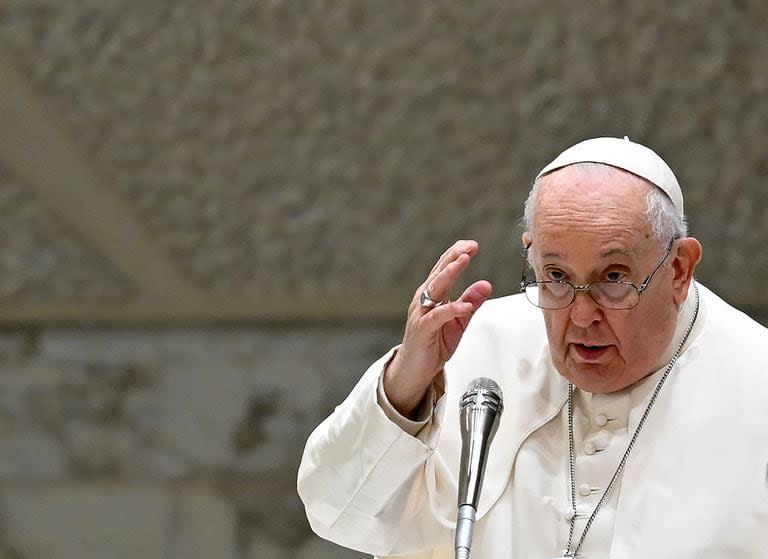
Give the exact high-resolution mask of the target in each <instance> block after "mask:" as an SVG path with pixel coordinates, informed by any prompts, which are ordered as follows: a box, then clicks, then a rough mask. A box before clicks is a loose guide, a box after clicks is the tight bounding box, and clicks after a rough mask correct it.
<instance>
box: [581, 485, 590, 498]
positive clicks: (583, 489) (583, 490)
mask: <svg viewBox="0 0 768 559" xmlns="http://www.w3.org/2000/svg"><path fill="white" fill-rule="evenodd" d="M591 494H592V488H591V487H590V486H589V484H587V483H582V484H581V485H579V495H581V496H582V497H589V496H590V495H591Z"/></svg>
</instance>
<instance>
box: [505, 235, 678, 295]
mask: <svg viewBox="0 0 768 559" xmlns="http://www.w3.org/2000/svg"><path fill="white" fill-rule="evenodd" d="M676 240H677V237H673V238H672V239H670V241H669V245H668V246H667V250H666V251H665V252H664V257H663V258H662V259H661V261H660V262H659V263H658V264H657V265H656V267H655V268H654V269H653V271H652V272H651V273H650V274H648V277H646V278H645V280H644V281H643V283H641V284H640V285H639V286H637V285H635V284H633V283H629V282H627V281H595V282H592V283H588V284H586V285H573V284H572V283H571V282H568V281H526V277H525V272H526V269H527V264H528V249H530V248H531V243H528V246H526V247H525V249H524V250H523V275H522V278H521V279H520V291H522V292H524V293H525V296H526V297H527V298H528V300H529V301H530V302H531V303H533V304H534V305H536V306H537V307H539V308H541V309H550V310H555V309H564V308H566V307H569V306H570V305H571V303H573V301H574V300H575V299H576V292H577V291H586V292H587V293H589V295H590V297H592V299H593V300H594V301H595V303H597V304H598V305H600V306H601V307H603V308H606V309H616V310H622V309H631V308H633V307H636V306H637V304H638V303H639V302H640V295H641V294H642V293H643V291H645V290H646V289H647V288H648V284H649V283H651V279H653V276H654V274H655V273H656V272H657V271H658V269H659V268H661V265H662V264H663V263H664V261H665V260H666V259H667V256H669V253H670V252H671V251H672V245H673V244H674V242H675V241H676Z"/></svg>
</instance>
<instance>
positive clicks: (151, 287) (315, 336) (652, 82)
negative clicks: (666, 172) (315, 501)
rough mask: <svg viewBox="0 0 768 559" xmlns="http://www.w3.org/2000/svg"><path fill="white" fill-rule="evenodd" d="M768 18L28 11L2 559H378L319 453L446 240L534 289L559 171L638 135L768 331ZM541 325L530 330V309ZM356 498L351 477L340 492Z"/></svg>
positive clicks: (95, 1)
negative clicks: (321, 504)
mask: <svg viewBox="0 0 768 559" xmlns="http://www.w3.org/2000/svg"><path fill="white" fill-rule="evenodd" d="M766 23H768V4H766V3H764V2H761V1H756V0H755V1H751V0H729V1H722V0H718V1H714V0H681V1H678V2H672V3H669V2H660V1H657V0H649V1H647V2H642V3H641V2H610V1H606V0H602V1H600V0H595V1H592V2H563V1H559V2H558V1H555V2H542V1H532V0H510V1H507V2H502V1H497V0H478V1H475V2H465V1H459V0H445V1H439V2H420V1H416V0H407V1H406V0H387V1H384V0H336V1H321V0H317V1H311V0H307V1H304V2H301V1H295V2H291V1H288V0H284V1H278V0H262V1H250V2H245V1H237V0H205V1H202V0H197V1H194V0H189V1H184V0H167V1H158V0H73V1H70V2H61V1H58V0H3V1H2V2H1V3H0V559H69V558H72V559H74V558H77V559H97V558H99V559H100V558H105V557H109V558H113V559H134V558H142V559H182V558H184V559H195V558H210V557H216V558H218V559H256V558H259V559H262V558H263V559H289V558H290V559H294V558H295V559H299V558H310V557H311V558H321V559H322V558H324V557H328V558H331V557H334V558H353V557H362V556H361V555H359V554H356V553H354V552H348V551H344V550H342V549H340V548H338V547H335V546H333V545H332V544H327V543H323V542H321V541H319V540H318V539H317V538H315V537H314V536H312V535H311V533H310V530H309V528H308V526H307V523H306V520H305V518H304V514H303V509H302V506H301V503H300V501H299V500H298V497H297V496H296V493H295V477H296V469H297V467H298V463H299V459H300V455H301V451H302V448H303V445H304V442H305V440H306V437H307V435H308V434H309V432H310V431H311V429H312V428H313V427H314V426H315V425H317V424H318V423H319V422H320V421H321V420H322V419H323V418H324V417H325V416H326V415H327V414H328V413H330V411H331V410H332V409H333V407H334V406H335V405H336V404H337V403H338V402H339V401H340V400H341V399H342V398H343V397H344V395H345V394H346V393H347V392H348V391H349V389H350V388H351V386H352V385H353V384H354V383H355V381H356V379H357V378H358V377H359V376H360V374H361V373H362V372H363V370H364V369H365V368H366V366H367V365H368V363H370V362H371V361H373V360H374V359H375V358H376V357H378V356H379V355H380V354H381V353H383V352H384V351H385V350H386V349H388V348H389V347H390V346H392V345H394V344H395V343H397V342H398V340H399V338H400V336H401V329H402V326H401V323H402V320H403V316H404V311H405V308H406V306H407V303H408V300H409V298H410V297H411V295H412V293H413V291H414V289H415V288H416V286H417V285H418V284H419V283H420V282H421V281H422V278H423V277H424V275H425V274H426V272H427V271H428V270H429V269H430V268H431V266H432V264H433V262H434V261H435V259H436V258H437V257H438V255H439V254H440V253H441V252H442V251H443V249H444V248H445V247H447V246H448V245H450V244H451V243H452V242H453V241H454V240H455V239H457V238H474V239H477V240H478V241H479V242H480V244H481V253H480V254H479V255H478V258H477V261H476V263H475V265H474V266H473V268H472V269H471V271H470V272H469V273H468V276H469V277H468V278H467V279H468V280H470V279H472V280H473V279H478V278H486V279H489V280H491V281H492V282H493V283H494V286H495V292H496V294H497V295H504V294H508V293H513V292H515V291H516V290H517V281H518V278H519V273H520V268H519V258H520V246H519V244H520V242H519V236H520V232H521V231H520V228H519V218H520V216H521V213H522V204H523V201H524V198H525V195H526V193H527V191H528V189H529V187H530V184H531V181H532V178H533V177H534V176H535V174H536V173H537V172H538V170H539V169H540V168H541V167H543V166H544V165H545V164H546V163H547V162H549V161H550V160H551V159H552V158H553V157H554V156H555V155H556V154H557V153H559V152H560V151H561V150H562V149H564V148H565V147H567V146H568V145H570V144H572V143H574V142H576V141H578V140H581V139H584V138H587V137H591V136H600V135H613V136H624V135H628V136H629V137H630V138H632V139H634V140H637V141H639V142H642V143H645V144H647V145H650V146H652V147H653V148H654V149H656V151H657V152H658V153H660V154H661V155H662V156H663V157H664V158H665V159H666V160H667V161H668V162H669V164H670V165H671V166H672V168H673V169H674V170H675V171H676V173H677V176H678V179H679V180H680V183H681V184H682V186H683V190H684V192H685V196H686V207H687V213H688V214H689V221H690V224H691V230H692V233H693V234H694V235H695V236H697V237H698V238H699V239H700V240H701V241H702V243H703V245H704V249H705V256H704V261H703V262H702V264H701V266H700V268H699V274H698V277H699V279H700V280H701V281H703V282H704V283H705V284H707V285H708V286H709V287H711V288H713V289H714V290H715V291H716V292H718V293H719V294H720V295H721V296H723V297H724V298H725V299H727V300H728V301H730V302H731V303H733V304H735V305H737V306H739V307H740V308H742V309H743V310H745V311H746V312H748V313H749V314H751V315H752V316H753V317H755V318H756V319H758V320H761V321H764V322H765V321H766V319H768V295H766V293H767V292H766V289H765V281H766V278H768V250H766V249H765V246H766V242H767V241H768V191H767V190H766V188H765V185H764V181H765V179H766V174H767V171H768V159H766V154H765V148H764V146H765V145H766V140H767V139H768V95H767V94H768V42H766V41H765V40H764V36H765V29H766ZM510 319H514V317H510ZM329 490H330V489H329Z"/></svg>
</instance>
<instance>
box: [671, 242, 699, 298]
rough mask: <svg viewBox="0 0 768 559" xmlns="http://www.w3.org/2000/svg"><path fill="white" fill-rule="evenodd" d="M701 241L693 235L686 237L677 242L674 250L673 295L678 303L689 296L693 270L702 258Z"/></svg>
mask: <svg viewBox="0 0 768 559" xmlns="http://www.w3.org/2000/svg"><path fill="white" fill-rule="evenodd" d="M701 252H702V249H701V243H700V242H699V241H698V240H697V239H695V238H693V237H685V238H682V239H678V240H677V241H676V242H675V248H674V249H673V251H672V254H673V259H672V270H673V271H674V273H675V275H674V277H673V278H672V296H673V298H674V301H675V304H676V305H678V306H679V305H681V304H682V303H683V301H685V298H686V297H687V296H688V287H689V286H690V284H691V280H692V279H693V271H694V270H695V269H696V265H697V264H698V263H699V261H700V260H701Z"/></svg>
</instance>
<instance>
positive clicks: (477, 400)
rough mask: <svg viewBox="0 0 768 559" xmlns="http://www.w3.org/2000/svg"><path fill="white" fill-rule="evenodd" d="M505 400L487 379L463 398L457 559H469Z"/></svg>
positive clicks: (469, 387) (478, 380) (473, 384)
mask: <svg viewBox="0 0 768 559" xmlns="http://www.w3.org/2000/svg"><path fill="white" fill-rule="evenodd" d="M502 400H503V398H502V396H501V388H500V387H499V385H498V384H496V383H495V382H494V381H492V380H491V379H489V378H484V377H479V378H476V379H475V380H473V381H472V382H470V383H469V384H468V385H467V390H466V392H464V395H463V396H462V397H461V414H460V422H461V466H460V471H459V498H458V507H459V511H458V516H457V520H456V544H455V550H456V555H455V556H456V559H468V558H469V551H470V548H471V547H472V532H473V530H474V527H475V515H476V513H477V505H478V502H479V500H480V491H481V490H482V487H483V475H484V474H485V464H486V461H487V458H488V449H489V448H490V446H491V441H492V440H493V436H494V435H495V434H496V429H497V428H498V426H499V417H501V412H502V409H503V408H504V406H503V404H502Z"/></svg>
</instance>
